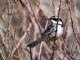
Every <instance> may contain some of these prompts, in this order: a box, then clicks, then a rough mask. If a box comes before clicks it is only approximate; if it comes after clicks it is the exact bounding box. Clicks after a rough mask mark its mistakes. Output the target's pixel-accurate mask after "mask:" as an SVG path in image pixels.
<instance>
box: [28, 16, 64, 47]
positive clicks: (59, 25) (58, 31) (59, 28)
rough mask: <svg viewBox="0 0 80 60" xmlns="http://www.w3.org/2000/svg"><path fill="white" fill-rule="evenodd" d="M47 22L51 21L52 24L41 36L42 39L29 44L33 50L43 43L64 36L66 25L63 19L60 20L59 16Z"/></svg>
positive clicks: (52, 17)
mask: <svg viewBox="0 0 80 60" xmlns="http://www.w3.org/2000/svg"><path fill="white" fill-rule="evenodd" d="M47 20H49V21H50V22H51V24H50V25H49V26H47V28H46V29H45V30H44V32H43V33H42V34H41V37H39V38H37V40H36V41H33V42H32V43H30V44H28V45H27V46H28V47H30V48H33V47H35V46H36V45H37V44H39V43H41V42H42V41H49V40H50V39H51V38H56V39H57V38H59V37H61V36H62V35H63V29H64V24H63V21H62V19H60V18H59V17H58V16H51V17H50V18H47Z"/></svg>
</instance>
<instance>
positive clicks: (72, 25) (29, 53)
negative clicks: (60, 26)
mask: <svg viewBox="0 0 80 60" xmlns="http://www.w3.org/2000/svg"><path fill="white" fill-rule="evenodd" d="M60 1H61V2H60ZM59 8H60V10H59ZM59 12H60V13H59ZM58 13H59V16H60V18H61V19H62V20H63V22H64V34H63V36H62V37H60V38H58V39H57V40H56V41H55V42H54V40H52V41H49V42H42V43H41V44H39V45H37V46H36V47H34V48H29V47H27V45H28V44H29V43H30V42H32V41H34V40H36V39H37V38H38V37H39V36H40V35H41V33H42V32H43V31H44V30H45V29H46V27H47V25H48V22H49V21H47V20H46V18H48V17H50V16H57V15H58ZM79 16H80V0H0V60H80V33H79V32H80V24H79V23H80V17H79Z"/></svg>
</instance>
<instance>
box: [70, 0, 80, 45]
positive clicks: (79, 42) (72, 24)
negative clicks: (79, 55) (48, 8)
mask: <svg viewBox="0 0 80 60" xmlns="http://www.w3.org/2000/svg"><path fill="white" fill-rule="evenodd" d="M69 11H70V18H71V26H72V30H73V34H74V36H75V38H76V40H77V42H78V44H79V46H80V41H79V38H78V37H77V35H76V33H75V31H74V22H73V18H72V11H71V0H69Z"/></svg>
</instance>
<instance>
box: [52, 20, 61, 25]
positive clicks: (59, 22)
mask: <svg viewBox="0 0 80 60" xmlns="http://www.w3.org/2000/svg"><path fill="white" fill-rule="evenodd" d="M51 21H52V22H53V23H57V22H56V21H54V20H51ZM58 24H62V22H61V21H58Z"/></svg>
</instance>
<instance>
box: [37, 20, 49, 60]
mask: <svg viewBox="0 0 80 60" xmlns="http://www.w3.org/2000/svg"><path fill="white" fill-rule="evenodd" d="M47 25H48V20H47V22H46V25H45V29H46V28H47ZM42 45H43V42H42V43H41V45H40V51H39V56H38V60H40V59H41V52H42Z"/></svg>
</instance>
